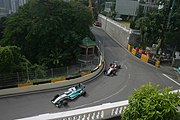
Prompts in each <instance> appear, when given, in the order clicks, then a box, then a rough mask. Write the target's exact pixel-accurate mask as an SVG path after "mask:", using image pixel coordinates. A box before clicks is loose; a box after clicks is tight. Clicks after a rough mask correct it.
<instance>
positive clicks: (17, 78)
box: [0, 59, 98, 87]
mask: <svg viewBox="0 0 180 120" xmlns="http://www.w3.org/2000/svg"><path fill="white" fill-rule="evenodd" d="M96 63H98V59H93V60H92V62H90V63H80V62H78V63H77V64H75V65H71V66H66V67H60V68H52V69H48V70H38V71H37V70H35V71H27V70H26V71H22V72H17V73H10V74H0V87H4V86H9V85H16V84H22V83H26V82H38V81H46V80H50V79H54V78H57V77H61V76H62V77H63V76H66V77H67V76H73V75H77V74H79V73H81V72H82V71H90V70H92V69H94V68H95V67H96V66H97V64H96Z"/></svg>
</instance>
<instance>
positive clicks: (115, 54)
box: [0, 28, 180, 120]
mask: <svg viewBox="0 0 180 120" xmlns="http://www.w3.org/2000/svg"><path fill="white" fill-rule="evenodd" d="M92 31H93V33H94V35H95V37H96V39H97V40H100V41H102V43H103V45H104V50H105V61H106V67H107V66H109V64H110V63H111V62H112V61H115V60H116V61H117V60H118V61H120V62H121V65H122V69H121V70H120V71H118V72H117V76H114V77H108V76H104V75H103V74H102V75H100V76H99V77H98V78H97V79H95V80H93V81H90V82H87V83H85V85H86V91H87V96H86V97H79V98H77V99H76V100H74V101H72V102H70V103H69V104H68V106H67V107H62V108H60V109H59V108H56V107H55V106H54V105H53V104H51V102H50V100H51V99H52V98H53V96H54V95H56V94H62V93H63V92H64V91H66V90H67V88H61V89H54V90H49V91H41V92H38V93H33V94H26V95H20V96H14V97H7V98H0V119H1V120H12V119H17V118H24V117H30V116H35V115H39V114H43V113H55V112H61V111H68V110H72V109H78V108H83V107H89V106H95V105H100V104H103V103H108V102H116V101H121V100H127V99H128V96H129V95H130V94H131V93H132V92H133V91H134V89H136V88H139V87H140V86H141V85H144V84H146V83H147V82H152V83H154V84H160V85H161V87H163V88H164V87H167V86H172V87H173V89H174V90H176V89H180V85H179V84H177V83H175V82H173V80H172V79H170V78H168V77H167V76H169V77H171V76H172V75H169V74H168V73H165V72H164V71H163V72H162V71H161V70H160V69H159V68H156V67H154V66H152V65H149V64H147V63H145V62H143V61H140V60H139V59H138V58H136V57H135V56H133V55H131V54H129V52H128V51H127V50H126V49H124V48H123V47H121V46H120V45H118V44H117V43H116V42H114V41H113V40H112V39H111V38H110V37H109V36H108V35H107V34H106V33H105V32H104V31H103V30H101V29H99V28H92ZM173 79H174V80H176V77H174V78H173Z"/></svg>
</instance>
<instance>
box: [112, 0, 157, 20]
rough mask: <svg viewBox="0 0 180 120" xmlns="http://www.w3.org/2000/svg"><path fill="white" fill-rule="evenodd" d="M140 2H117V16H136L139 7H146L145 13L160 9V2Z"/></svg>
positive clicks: (118, 0) (148, 0)
mask: <svg viewBox="0 0 180 120" xmlns="http://www.w3.org/2000/svg"><path fill="white" fill-rule="evenodd" d="M139 1H140V0H116V7H115V10H116V13H117V16H121V15H128V16H136V15H137V12H138V8H139V6H143V7H144V12H147V11H148V10H149V9H158V5H157V4H158V0H144V3H139Z"/></svg>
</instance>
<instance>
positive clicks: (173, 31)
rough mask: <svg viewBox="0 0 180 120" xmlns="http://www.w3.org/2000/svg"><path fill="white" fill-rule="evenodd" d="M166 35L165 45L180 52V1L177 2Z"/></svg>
mask: <svg viewBox="0 0 180 120" xmlns="http://www.w3.org/2000/svg"><path fill="white" fill-rule="evenodd" d="M169 17H171V19H170V21H169V27H168V30H167V34H166V39H165V43H166V44H168V45H170V46H171V47H172V48H175V49H176V50H177V51H180V40H179V38H180V28H179V26H180V1H179V0H176V1H175V4H174V6H173V8H172V15H171V16H169Z"/></svg>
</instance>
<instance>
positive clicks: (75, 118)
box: [18, 100, 128, 120]
mask: <svg viewBox="0 0 180 120" xmlns="http://www.w3.org/2000/svg"><path fill="white" fill-rule="evenodd" d="M127 106H128V100H125V101H120V102H114V103H106V104H102V105H98V106H93V107H87V108H82V109H76V110H71V111H66V112H59V113H46V114H42V115H37V116H33V117H28V118H22V119H18V120H102V119H108V118H112V117H115V116H119V115H121V113H122V112H123V110H124V109H126V107H127Z"/></svg>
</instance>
